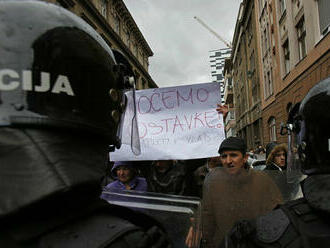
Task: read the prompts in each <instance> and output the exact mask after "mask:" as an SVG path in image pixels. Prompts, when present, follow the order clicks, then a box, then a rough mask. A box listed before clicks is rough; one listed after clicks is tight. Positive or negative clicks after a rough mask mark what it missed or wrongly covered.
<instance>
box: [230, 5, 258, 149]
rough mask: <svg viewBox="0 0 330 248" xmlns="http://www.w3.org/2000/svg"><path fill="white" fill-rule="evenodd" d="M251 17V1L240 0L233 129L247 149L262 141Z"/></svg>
mask: <svg viewBox="0 0 330 248" xmlns="http://www.w3.org/2000/svg"><path fill="white" fill-rule="evenodd" d="M255 20H256V9H255V6H254V2H253V0H244V1H243V2H242V3H241V6H240V10H239V13H238V18H237V22H236V27H235V32H234V37H233V42H232V44H233V49H232V56H231V59H232V80H233V85H234V105H235V117H236V132H237V136H240V137H242V138H244V139H245V140H246V142H247V145H248V148H249V149H251V148H255V147H256V146H258V145H259V144H262V143H263V140H262V138H263V136H262V120H261V100H260V83H259V81H260V79H259V67H258V66H257V65H258V56H259V49H258V43H257V36H256V33H257V27H256V21H255Z"/></svg>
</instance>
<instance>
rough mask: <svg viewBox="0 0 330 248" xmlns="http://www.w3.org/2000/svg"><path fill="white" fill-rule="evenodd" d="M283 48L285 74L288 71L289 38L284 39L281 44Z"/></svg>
mask: <svg viewBox="0 0 330 248" xmlns="http://www.w3.org/2000/svg"><path fill="white" fill-rule="evenodd" d="M282 48H283V55H284V56H283V59H284V71H285V75H286V74H288V73H289V72H290V50H289V40H286V41H285V42H284V44H283V45H282Z"/></svg>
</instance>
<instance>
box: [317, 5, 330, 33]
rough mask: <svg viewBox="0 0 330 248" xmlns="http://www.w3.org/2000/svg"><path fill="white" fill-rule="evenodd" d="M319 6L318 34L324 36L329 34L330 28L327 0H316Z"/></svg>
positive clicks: (329, 11) (329, 7)
mask: <svg viewBox="0 0 330 248" xmlns="http://www.w3.org/2000/svg"><path fill="white" fill-rule="evenodd" d="M318 5H319V19H320V32H321V35H325V34H326V33H327V32H329V27H330V4H329V0H318Z"/></svg>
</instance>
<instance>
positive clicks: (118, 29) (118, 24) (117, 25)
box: [114, 14, 120, 35]
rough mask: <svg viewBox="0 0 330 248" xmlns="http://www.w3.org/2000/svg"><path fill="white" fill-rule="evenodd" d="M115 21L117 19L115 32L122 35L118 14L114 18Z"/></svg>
mask: <svg viewBox="0 0 330 248" xmlns="http://www.w3.org/2000/svg"><path fill="white" fill-rule="evenodd" d="M114 19H115V31H116V33H117V34H119V35H120V18H119V16H118V15H117V14H116V15H115V17H114Z"/></svg>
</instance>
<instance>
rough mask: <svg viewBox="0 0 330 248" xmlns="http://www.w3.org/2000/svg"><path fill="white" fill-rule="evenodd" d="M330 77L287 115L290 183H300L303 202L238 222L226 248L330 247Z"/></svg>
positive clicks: (300, 200)
mask: <svg viewBox="0 0 330 248" xmlns="http://www.w3.org/2000/svg"><path fill="white" fill-rule="evenodd" d="M329 106H330V77H329V78H327V79H325V80H323V81H321V82H319V83H318V84H316V85H315V86H314V87H313V88H312V89H311V90H310V91H309V92H308V94H307V95H306V96H305V98H304V99H303V100H302V102H301V103H300V104H297V105H295V106H294V108H293V109H292V110H291V111H290V113H289V119H288V124H287V129H288V137H289V139H288V145H289V150H288V168H287V170H288V174H287V175H288V180H289V181H294V180H293V179H294V178H296V177H297V176H299V171H301V172H302V173H304V174H305V175H307V177H306V179H305V180H304V181H302V183H301V187H302V191H303V198H300V199H297V200H293V201H289V202H287V203H285V204H284V205H281V206H278V207H277V208H276V209H275V210H273V211H271V212H270V213H269V214H266V215H264V216H260V217H258V218H257V219H256V220H253V221H240V222H239V223H237V224H236V225H235V226H234V228H233V229H232V231H231V232H230V233H229V234H228V235H227V239H226V240H225V242H224V243H223V244H222V247H290V248H291V247H292V248H295V247H329V244H330V128H329V126H330V113H329V111H326V108H327V107H329Z"/></svg>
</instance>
